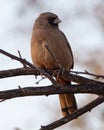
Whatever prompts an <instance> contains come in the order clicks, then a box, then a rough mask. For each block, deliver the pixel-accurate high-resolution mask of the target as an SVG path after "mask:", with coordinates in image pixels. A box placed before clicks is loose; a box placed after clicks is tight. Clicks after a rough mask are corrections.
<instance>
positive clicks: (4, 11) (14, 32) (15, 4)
mask: <svg viewBox="0 0 104 130" xmlns="http://www.w3.org/2000/svg"><path fill="white" fill-rule="evenodd" d="M42 12H53V13H56V14H57V15H58V16H59V18H60V19H61V20H62V23H61V24H60V29H61V30H62V31H63V32H64V33H65V35H66V36H67V38H68V41H69V42H70V44H71V47H72V50H73V53H74V60H75V65H74V70H77V71H84V70H87V71H89V72H91V73H95V74H104V64H103V61H104V1H103V0H86V1H83V0H74V1H73V0H57V1H56V0H52V1H48V0H22V1H21V0H8V1H7V0H0V49H4V50H5V51H8V52H10V53H12V54H14V55H18V52H17V51H18V50H19V51H20V52H21V55H22V57H23V58H26V59H27V60H28V61H30V62H32V61H31V55H30V40H31V33H32V27H33V24H34V21H35V19H36V18H37V16H38V15H39V14H40V13H42ZM18 67H22V65H21V64H20V63H18V62H17V61H14V60H11V59H9V58H7V57H5V56H3V55H1V54H0V70H7V69H11V68H18ZM39 79H40V77H39V78H38V79H37V80H36V79H35V78H34V76H20V77H13V78H5V79H0V91H1V90H7V89H15V88H18V86H19V85H20V86H21V87H28V86H37V87H38V86H43V85H47V84H50V82H49V81H48V80H42V81H41V82H40V83H39V84H38V85H36V82H37V81H38V80H39ZM76 98H77V102H78V107H79V108H80V107H82V106H84V105H85V104H86V103H88V102H90V101H91V100H92V99H94V98H95V95H88V94H77V95H76ZM60 117H61V111H60V105H59V100H58V96H57V95H54V96H48V97H45V96H39V97H36V96H34V97H24V98H15V99H11V100H7V101H5V102H1V103H0V129H1V130H17V129H18V130H37V129H39V128H40V126H41V125H47V124H49V123H51V122H53V121H55V120H57V119H59V118H60ZM69 129H71V130H104V104H101V105H99V106H98V107H96V108H95V109H93V110H92V111H91V112H90V113H86V114H84V115H82V116H81V117H79V118H78V119H77V120H74V121H72V122H70V123H67V124H65V125H63V126H62V127H59V128H57V130H69Z"/></svg>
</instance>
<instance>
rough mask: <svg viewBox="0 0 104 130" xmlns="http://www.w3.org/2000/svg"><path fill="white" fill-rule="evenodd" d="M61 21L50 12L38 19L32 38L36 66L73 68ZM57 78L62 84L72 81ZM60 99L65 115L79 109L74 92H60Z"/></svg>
mask: <svg viewBox="0 0 104 130" xmlns="http://www.w3.org/2000/svg"><path fill="white" fill-rule="evenodd" d="M60 22H61V20H60V19H59V18H58V16H57V15H56V14H53V13H50V12H46V13H42V14H40V16H39V17H38V18H37V19H36V21H35V24H34V26H33V32H32V38H31V56H32V61H33V64H34V65H35V66H36V67H38V68H41V69H60V68H63V69H65V70H70V69H71V68H73V64H74V61H73V54H72V50H71V47H70V45H69V43H68V41H67V39H66V37H65V35H64V34H63V32H62V31H60V29H59V27H58V24H59V23H60ZM56 80H57V82H58V83H60V84H70V83H71V82H68V81H65V80H64V79H62V78H59V77H57V78H56ZM59 99H60V104H61V110H62V115H63V116H66V115H68V114H71V113H73V112H74V111H75V110H77V104H76V100H75V97H74V95H73V94H59Z"/></svg>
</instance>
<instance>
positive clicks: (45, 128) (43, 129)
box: [40, 96, 104, 130]
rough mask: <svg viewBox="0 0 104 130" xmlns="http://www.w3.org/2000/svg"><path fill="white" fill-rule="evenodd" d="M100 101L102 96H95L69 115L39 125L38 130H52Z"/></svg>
mask: <svg viewBox="0 0 104 130" xmlns="http://www.w3.org/2000/svg"><path fill="white" fill-rule="evenodd" d="M102 102H104V97H103V96H100V97H98V98H96V99H95V100H94V101H92V102H90V103H89V104H87V105H86V106H84V107H82V108H80V109H79V110H77V111H76V112H74V113H73V114H71V115H68V116H66V117H64V118H61V119H59V120H57V121H55V122H53V123H51V124H49V125H47V126H41V129H40V130H53V129H55V128H57V127H59V126H62V125H64V124H66V123H68V122H69V121H71V120H73V119H76V118H77V117H79V116H80V115H82V114H84V113H86V112H88V111H91V110H92V109H93V108H94V107H96V106H98V105H99V104H101V103H102Z"/></svg>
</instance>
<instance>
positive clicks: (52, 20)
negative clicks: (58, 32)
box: [48, 17, 56, 24]
mask: <svg viewBox="0 0 104 130" xmlns="http://www.w3.org/2000/svg"><path fill="white" fill-rule="evenodd" d="M55 19H56V18H54V17H50V18H49V19H48V21H49V23H51V24H54V20H55Z"/></svg>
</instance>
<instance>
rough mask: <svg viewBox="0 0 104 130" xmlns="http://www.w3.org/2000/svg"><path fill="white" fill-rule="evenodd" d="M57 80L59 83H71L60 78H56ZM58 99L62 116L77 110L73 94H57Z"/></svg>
mask: <svg viewBox="0 0 104 130" xmlns="http://www.w3.org/2000/svg"><path fill="white" fill-rule="evenodd" d="M57 82H58V83H60V84H71V82H70V81H65V80H63V79H61V78H57ZM59 100H60V105H61V111H62V115H63V116H67V115H69V114H72V113H73V112H74V111H76V110H77V104H76V99H75V96H74V95H73V94H59Z"/></svg>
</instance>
